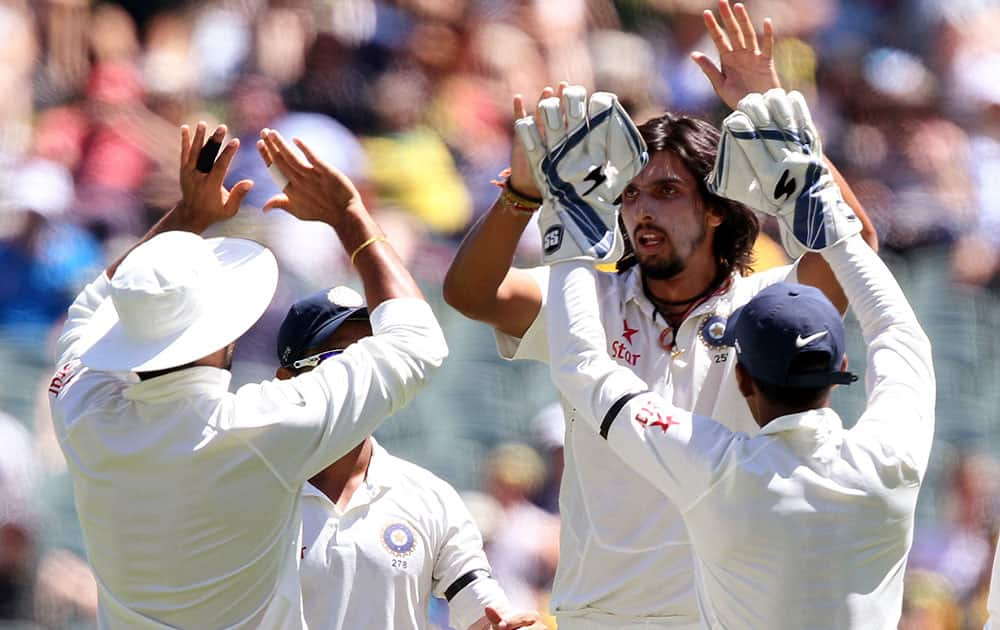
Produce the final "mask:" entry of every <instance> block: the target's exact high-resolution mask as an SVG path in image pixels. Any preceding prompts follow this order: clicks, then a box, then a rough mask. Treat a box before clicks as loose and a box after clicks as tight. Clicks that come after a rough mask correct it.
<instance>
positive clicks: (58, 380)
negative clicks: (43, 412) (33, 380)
mask: <svg viewBox="0 0 1000 630" xmlns="http://www.w3.org/2000/svg"><path fill="white" fill-rule="evenodd" d="M72 372H73V364H72V363H66V364H65V365H63V366H62V367H61V368H59V371H58V372H56V375H55V376H53V377H52V380H51V381H49V393H50V394H52V395H53V396H58V395H59V392H61V391H62V388H63V387H65V386H66V385H67V384H69V382H70V381H71V380H73V377H74V376H76V375H75V374H73V373H72Z"/></svg>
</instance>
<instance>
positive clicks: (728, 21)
mask: <svg viewBox="0 0 1000 630" xmlns="http://www.w3.org/2000/svg"><path fill="white" fill-rule="evenodd" d="M719 15H720V16H722V23H723V24H724V25H725V27H726V35H727V36H728V37H729V43H730V44H732V47H733V50H742V49H744V48H746V47H747V42H746V38H744V36H743V29H741V28H740V25H739V23H737V21H736V15H735V14H733V8H732V7H731V6H729V0H719Z"/></svg>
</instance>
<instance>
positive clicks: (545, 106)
mask: <svg viewBox="0 0 1000 630" xmlns="http://www.w3.org/2000/svg"><path fill="white" fill-rule="evenodd" d="M538 111H539V112H541V118H542V121H543V122H544V123H545V144H546V146H548V148H549V149H552V148H554V147H556V146H558V144H559V143H560V142H562V140H563V139H564V138H565V137H566V125H564V124H563V114H562V102H561V101H560V100H559V98H558V97H556V96H550V97H548V98H545V99H542V100H541V101H539V103H538Z"/></svg>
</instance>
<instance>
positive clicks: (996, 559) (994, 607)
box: [983, 545, 1000, 630]
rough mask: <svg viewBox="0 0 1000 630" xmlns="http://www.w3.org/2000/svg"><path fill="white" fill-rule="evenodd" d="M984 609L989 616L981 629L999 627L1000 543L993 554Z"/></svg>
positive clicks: (994, 629)
mask: <svg viewBox="0 0 1000 630" xmlns="http://www.w3.org/2000/svg"><path fill="white" fill-rule="evenodd" d="M986 609H987V612H988V613H989V617H988V618H987V619H986V625H984V626H983V630H997V629H998V628H1000V545H997V550H996V552H995V553H994V555H993V574H992V575H991V577H990V595H989V597H988V598H987V600H986Z"/></svg>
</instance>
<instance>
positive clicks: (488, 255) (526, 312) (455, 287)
mask: <svg viewBox="0 0 1000 630" xmlns="http://www.w3.org/2000/svg"><path fill="white" fill-rule="evenodd" d="M553 94H554V91H553V90H552V88H546V89H545V90H544V91H543V92H542V98H548V97H550V96H552V95H553ZM526 115H527V114H526V112H525V107H524V99H523V98H522V97H521V96H520V95H517V96H515V97H514V116H515V117H516V118H523V117H524V116H526ZM508 186H509V187H511V188H513V192H514V195H513V196H512V195H511V194H510V192H511V191H507V190H505V192H504V193H502V194H501V195H500V197H499V198H498V199H497V201H496V203H494V204H493V207H492V208H490V209H489V211H488V212H487V213H486V214H485V215H483V216H482V217H480V219H479V220H478V221H476V223H475V225H473V226H472V228H471V229H470V230H469V231H468V233H467V234H466V235H465V238H464V239H463V240H462V244H461V245H460V246H459V248H458V252H457V253H456V254H455V259H454V260H453V261H452V263H451V267H449V268H448V273H447V275H446V276H445V279H444V299H445V301H447V302H448V304H450V305H451V306H452V307H453V308H454V309H455V310H457V311H459V312H460V313H462V314H463V315H465V316H466V317H469V318H471V319H475V320H478V321H481V322H485V323H487V324H489V325H490V326H493V327H494V328H496V329H497V330H499V331H500V332H502V333H504V334H507V335H510V336H512V337H517V338H520V337H523V336H524V333H525V331H527V330H528V327H529V326H531V323H532V322H533V321H534V320H535V317H536V316H537V315H538V311H539V309H540V308H541V305H542V294H541V289H540V288H539V287H538V284H537V283H536V282H535V281H534V280H533V279H532V277H531V276H530V275H529V274H528V273H527V272H525V271H522V270H519V269H515V268H513V267H512V266H511V265H512V264H513V262H514V252H515V250H516V249H517V244H518V241H520V239H521V234H522V233H523V232H524V228H525V227H527V225H528V223H529V222H530V221H531V220H533V218H534V212H533V210H532V207H534V208H537V204H534V203H531V202H530V200H531V199H540V198H541V192H540V191H539V190H538V186H537V185H536V184H535V180H534V178H533V177H532V175H531V171H530V170H529V167H528V162H527V158H526V157H525V155H524V149H523V147H521V144H520V143H519V142H517V141H516V139H515V141H514V142H513V145H512V151H511V167H510V178H509V180H508ZM520 197H523V198H524V199H520ZM528 198H530V199H528Z"/></svg>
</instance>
